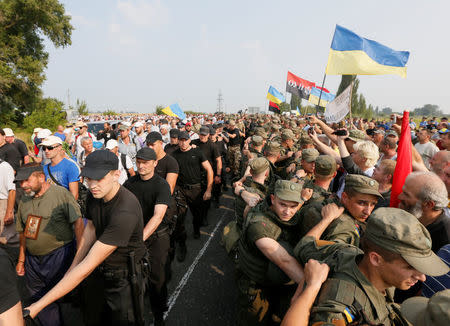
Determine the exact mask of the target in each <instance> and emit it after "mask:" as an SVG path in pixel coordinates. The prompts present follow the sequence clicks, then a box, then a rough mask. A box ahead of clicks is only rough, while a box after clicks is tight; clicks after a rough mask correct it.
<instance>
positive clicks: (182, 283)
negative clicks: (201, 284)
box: [164, 211, 227, 320]
mask: <svg viewBox="0 0 450 326" xmlns="http://www.w3.org/2000/svg"><path fill="white" fill-rule="evenodd" d="M226 213H227V211H224V212H223V214H222V216H221V217H220V220H219V222H217V224H216V226H215V227H214V230H213V231H212V233H211V236H210V237H209V238H208V240H207V241H206V242H205V244H204V245H203V247H202V249H200V251H199V252H198V254H197V257H195V259H194V261H193V262H192V264H191V266H189V268H188V270H187V271H186V273H185V274H184V275H183V277H182V278H181V280H180V283H178V285H177V287H176V288H175V290H174V291H173V293H172V294H171V295H170V297H169V300H168V306H169V307H168V308H167V311H166V312H165V313H164V320H165V319H166V318H167V316H168V315H169V312H170V310H171V309H172V308H173V306H174V305H175V303H176V301H177V299H178V296H179V295H180V293H181V291H182V290H183V288H184V286H185V285H186V283H187V282H188V280H189V277H190V276H191V274H192V272H193V271H194V269H195V267H196V266H197V264H198V262H199V261H200V259H201V258H202V256H203V255H204V253H205V251H206V249H207V248H208V246H209V244H210V243H211V240H212V239H213V238H214V235H215V234H216V232H217V230H218V229H219V226H220V225H221V224H222V222H223V219H224V217H225V215H226Z"/></svg>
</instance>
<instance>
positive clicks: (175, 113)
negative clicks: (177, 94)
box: [162, 103, 186, 120]
mask: <svg viewBox="0 0 450 326" xmlns="http://www.w3.org/2000/svg"><path fill="white" fill-rule="evenodd" d="M162 111H163V112H164V113H165V114H167V115H169V116H171V117H178V118H180V119H181V120H184V119H186V114H184V112H183V110H181V108H180V106H179V105H178V103H175V104H172V105H169V106H168V107H165V108H164V109H162Z"/></svg>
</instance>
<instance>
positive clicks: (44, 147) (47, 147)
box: [42, 145, 59, 151]
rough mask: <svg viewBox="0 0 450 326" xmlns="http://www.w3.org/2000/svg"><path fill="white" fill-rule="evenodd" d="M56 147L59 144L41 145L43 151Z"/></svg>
mask: <svg viewBox="0 0 450 326" xmlns="http://www.w3.org/2000/svg"><path fill="white" fill-rule="evenodd" d="M56 147H59V145H55V146H42V150H43V151H45V150H47V149H48V150H49V151H52V150H54V149H55V148H56Z"/></svg>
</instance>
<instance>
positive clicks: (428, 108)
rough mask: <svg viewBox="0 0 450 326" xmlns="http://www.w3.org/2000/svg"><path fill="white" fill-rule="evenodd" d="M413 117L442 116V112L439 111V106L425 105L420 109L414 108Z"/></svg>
mask: <svg viewBox="0 0 450 326" xmlns="http://www.w3.org/2000/svg"><path fill="white" fill-rule="evenodd" d="M413 115H421V116H429V117H433V116H442V111H441V110H440V109H439V105H436V104H425V105H424V106H422V107H421V108H415V109H414V111H413Z"/></svg>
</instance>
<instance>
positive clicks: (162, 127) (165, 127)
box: [159, 125, 170, 130]
mask: <svg viewBox="0 0 450 326" xmlns="http://www.w3.org/2000/svg"><path fill="white" fill-rule="evenodd" d="M161 129H166V130H169V129H170V128H169V125H161V126H159V130H161Z"/></svg>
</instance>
